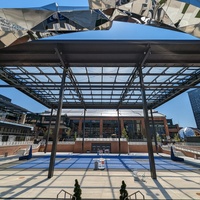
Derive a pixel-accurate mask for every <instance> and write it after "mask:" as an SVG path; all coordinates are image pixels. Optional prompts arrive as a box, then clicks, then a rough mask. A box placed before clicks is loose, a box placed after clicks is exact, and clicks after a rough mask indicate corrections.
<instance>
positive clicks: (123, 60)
mask: <svg viewBox="0 0 200 200" xmlns="http://www.w3.org/2000/svg"><path fill="white" fill-rule="evenodd" d="M199 45H200V41H196V40H195V41H192V40H189V41H159V40H156V41H134V40H132V41H131V40H130V41H129V40H128V41H119V40H118V41H117V40H116V41H113V40H105V41H103V40H100V41H99V40H82V41H81V40H74V41H72V40H57V41H55V40H41V41H34V42H29V43H25V44H21V45H16V46H11V47H9V48H4V49H1V50H0V66H1V67H0V71H1V73H0V78H1V80H3V81H5V82H6V83H8V84H9V85H7V86H5V85H3V86H2V87H15V88H17V89H19V90H20V91H22V92H23V93H25V94H27V95H28V96H30V97H31V98H33V99H35V100H36V101H38V102H40V103H41V104H43V105H44V106H46V107H48V108H57V105H58V99H59V90H60V87H61V77H62V73H63V69H64V68H65V69H66V73H67V77H66V80H65V84H64V89H65V92H64V99H63V108H85V109H89V108H97V109H101V108H104V109H105V108H106V109H107V108H112V109H120V108H121V109H130V108H131V109H136V108H142V107H143V102H142V96H141V91H140V80H139V74H138V68H140V67H141V68H142V71H143V79H144V87H145V91H146V97H147V105H148V108H153V109H155V108H156V107H158V106H160V105H162V104H164V103H165V102H167V101H168V100H170V99H172V98H174V97H175V96H177V95H179V94H181V93H182V92H184V91H186V90H187V89H189V88H195V87H198V86H197V84H198V83H199V82H200V57H199V54H200V48H199Z"/></svg>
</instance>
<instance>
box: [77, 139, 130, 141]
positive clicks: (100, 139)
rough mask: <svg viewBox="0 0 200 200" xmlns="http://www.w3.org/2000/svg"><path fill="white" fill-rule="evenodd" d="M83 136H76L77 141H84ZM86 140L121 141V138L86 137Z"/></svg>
mask: <svg viewBox="0 0 200 200" xmlns="http://www.w3.org/2000/svg"><path fill="white" fill-rule="evenodd" d="M82 140H83V138H76V141H82ZM84 141H119V138H84ZM120 141H127V139H126V138H120Z"/></svg>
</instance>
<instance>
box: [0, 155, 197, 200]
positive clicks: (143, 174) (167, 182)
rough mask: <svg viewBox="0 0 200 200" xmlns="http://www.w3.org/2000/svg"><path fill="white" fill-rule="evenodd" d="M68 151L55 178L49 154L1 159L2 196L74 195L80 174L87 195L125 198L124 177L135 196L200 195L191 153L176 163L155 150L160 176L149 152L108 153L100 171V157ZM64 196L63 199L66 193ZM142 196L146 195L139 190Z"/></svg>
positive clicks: (49, 196)
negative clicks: (152, 168)
mask: <svg viewBox="0 0 200 200" xmlns="http://www.w3.org/2000/svg"><path fill="white" fill-rule="evenodd" d="M65 155H66V154H64V153H63V154H59V156H58V157H57V158H56V163H55V164H56V165H55V171H54V175H53V177H52V178H50V179H48V178H47V176H48V167H47V166H48V164H49V155H45V156H44V154H41V153H37V154H34V155H33V158H32V159H31V160H25V161H19V160H18V159H17V158H13V159H11V158H10V159H9V158H7V159H1V160H0V162H1V165H0V198H2V199H5V198H10V199H14V198H19V199H22V198H23V199H24V198H32V199H35V198H38V199H40V198H48V199H51V198H54V199H56V197H57V194H58V193H59V192H60V191H61V190H62V189H64V190H65V191H67V192H69V193H71V194H73V189H74V183H75V179H77V180H78V182H79V184H80V186H81V189H82V195H81V197H82V199H119V196H120V192H119V190H120V187H121V182H122V180H124V181H125V183H126V186H127V188H126V189H127V191H128V193H129V195H130V194H132V193H134V192H137V191H138V190H139V191H140V192H141V193H142V194H143V195H144V197H145V199H200V160H195V159H193V158H188V159H187V160H186V159H185V160H186V161H185V162H184V163H177V162H176V163H173V162H172V161H171V160H170V159H169V158H168V159H165V158H164V159H163V156H164V157H167V155H166V156H165V155H164V154H162V157H161V159H160V158H159V157H160V156H158V155H157V154H155V163H156V168H157V172H156V174H157V179H156V180H155V179H152V178H151V175H150V172H149V164H148V158H147V156H146V155H147V154H145V155H144V154H137V155H134V156H135V157H134V159H133V158H131V157H130V156H127V157H126V155H121V157H119V156H117V155H116V158H115V157H113V155H108V156H107V157H106V155H102V156H101V157H102V158H105V169H104V170H94V165H95V163H94V162H95V161H97V159H98V158H96V157H95V158H94V156H92V157H91V158H90V157H89V155H81V156H83V157H80V158H79V157H78V156H75V157H73V155H72V157H71V158H69V157H67V155H66V157H65ZM140 156H141V157H140ZM142 156H144V157H142ZM187 161H189V162H190V163H194V164H195V165H191V164H188V162H187ZM163 162H164V163H163ZM56 166H57V167H56ZM163 166H164V167H163ZM133 171H137V175H138V177H139V180H138V181H136V180H134V176H133ZM59 197H60V198H63V197H64V194H63V193H61V195H60V196H59ZM67 197H68V196H67ZM137 198H138V199H141V198H142V196H141V195H140V194H138V195H137ZM132 199H134V198H132Z"/></svg>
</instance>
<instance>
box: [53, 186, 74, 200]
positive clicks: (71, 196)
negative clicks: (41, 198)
mask: <svg viewBox="0 0 200 200" xmlns="http://www.w3.org/2000/svg"><path fill="white" fill-rule="evenodd" d="M62 193H64V197H63V198H62V199H66V197H67V195H68V196H69V199H72V198H74V200H76V197H75V196H74V195H72V194H70V193H69V192H67V191H65V190H63V189H62V190H61V191H60V192H59V193H58V194H57V198H56V199H60V198H59V195H61V194H62Z"/></svg>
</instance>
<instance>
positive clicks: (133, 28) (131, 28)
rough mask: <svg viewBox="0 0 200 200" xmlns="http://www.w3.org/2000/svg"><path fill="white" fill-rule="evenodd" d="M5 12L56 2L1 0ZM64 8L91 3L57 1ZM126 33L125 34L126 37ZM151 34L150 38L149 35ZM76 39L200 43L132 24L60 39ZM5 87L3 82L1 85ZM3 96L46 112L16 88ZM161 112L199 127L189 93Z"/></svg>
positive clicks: (75, 0) (29, 107)
mask: <svg viewBox="0 0 200 200" xmlns="http://www.w3.org/2000/svg"><path fill="white" fill-rule="evenodd" d="M0 1H1V4H0V7H1V8H25V7H40V6H44V5H47V4H50V3H54V2H55V1H51V0H42V1H41V0H34V1H28V0H9V1H8V0H0ZM56 2H57V3H58V5H60V6H76V5H78V6H88V1H87V0H57V1H56ZM124 33H125V34H124ZM147 33H148V34H147ZM60 37H62V38H64V37H67V38H74V39H83V38H87V39H88V38H89V39H95V38H108V39H129V38H130V39H136V40H137V39H138V40H139V39H146V40H148V39H153V40H155V39H171V40H178V39H196V38H194V37H192V36H190V35H188V34H183V33H179V32H174V31H169V30H163V29H159V28H154V27H149V26H145V25H137V24H128V23H120V22H116V23H114V25H113V27H112V29H111V30H109V31H98V32H97V31H92V32H84V33H83V32H82V33H74V34H67V35H66V36H64V35H62V36H59V37H57V38H60ZM0 84H2V81H0ZM0 94H2V95H4V96H7V97H9V98H11V99H12V102H13V103H15V104H17V105H19V106H22V107H24V108H26V109H28V110H30V111H32V112H36V113H39V112H43V111H44V110H46V108H45V107H44V106H42V105H41V104H39V103H37V102H35V101H34V100H32V99H31V98H29V97H28V96H26V95H24V94H22V93H21V92H19V91H18V90H16V89H12V88H0ZM156 110H158V112H160V113H163V114H164V115H166V117H167V118H169V119H173V122H174V124H176V123H178V124H179V125H180V126H183V127H186V126H189V127H196V123H195V120H194V116H193V113H192V109H191V105H190V102H189V97H188V94H187V92H185V93H183V94H181V95H179V96H177V97H176V98H174V99H173V100H171V101H169V102H167V103H165V104H164V105H162V106H160V107H158V108H157V109H156Z"/></svg>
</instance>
